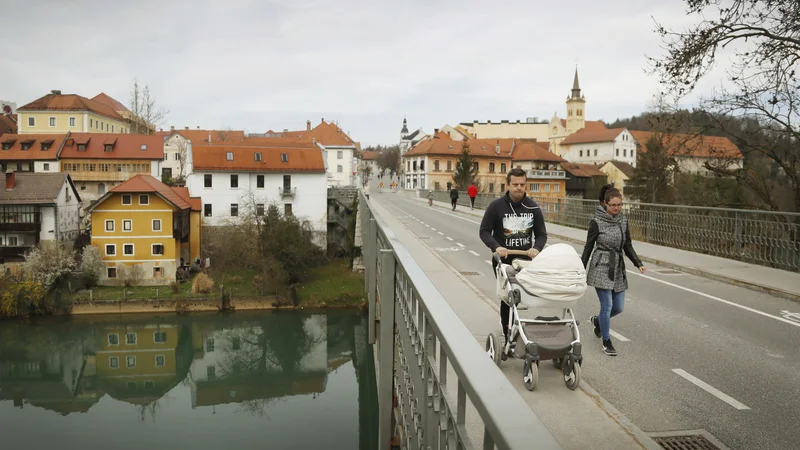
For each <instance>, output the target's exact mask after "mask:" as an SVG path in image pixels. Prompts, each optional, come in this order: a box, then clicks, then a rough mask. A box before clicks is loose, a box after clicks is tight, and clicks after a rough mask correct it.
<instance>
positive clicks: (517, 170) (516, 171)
mask: <svg viewBox="0 0 800 450" xmlns="http://www.w3.org/2000/svg"><path fill="white" fill-rule="evenodd" d="M511 177H525V180H526V181H527V180H528V174H527V173H525V171H524V170H522V167H514V168H513V169H511V170H509V171H508V174H506V183H508V184H511Z"/></svg>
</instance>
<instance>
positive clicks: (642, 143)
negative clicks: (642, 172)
mask: <svg viewBox="0 0 800 450" xmlns="http://www.w3.org/2000/svg"><path fill="white" fill-rule="evenodd" d="M631 135H633V138H634V139H636V142H637V144H638V146H639V151H642V152H647V141H648V140H650V138H651V137H654V136H655V137H656V138H657V139H661V140H662V142H664V143H665V144H666V146H667V148H668V149H669V152H670V153H671V154H672V155H675V156H691V157H695V158H732V159H743V158H744V157H743V156H742V152H741V150H739V147H737V146H736V144H734V143H733V142H731V140H730V139H728V138H726V137H722V136H700V135H693V134H680V133H657V132H653V131H631Z"/></svg>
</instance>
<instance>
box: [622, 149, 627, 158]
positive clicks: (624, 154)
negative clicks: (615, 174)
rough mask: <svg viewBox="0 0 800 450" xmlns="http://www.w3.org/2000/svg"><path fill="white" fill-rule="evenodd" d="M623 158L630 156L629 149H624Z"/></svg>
mask: <svg viewBox="0 0 800 450" xmlns="http://www.w3.org/2000/svg"><path fill="white" fill-rule="evenodd" d="M622 156H623V157H625V156H628V149H627V148H623V149H622Z"/></svg>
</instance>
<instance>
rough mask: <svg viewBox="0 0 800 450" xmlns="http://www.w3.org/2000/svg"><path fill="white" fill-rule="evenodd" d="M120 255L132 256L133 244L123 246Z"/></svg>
mask: <svg viewBox="0 0 800 450" xmlns="http://www.w3.org/2000/svg"><path fill="white" fill-rule="evenodd" d="M122 254H123V255H125V256H133V244H123V245H122Z"/></svg>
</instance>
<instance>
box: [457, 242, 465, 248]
mask: <svg viewBox="0 0 800 450" xmlns="http://www.w3.org/2000/svg"><path fill="white" fill-rule="evenodd" d="M456 245H457V246H459V247H461V248H464V244H462V243H461V242H456Z"/></svg>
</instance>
